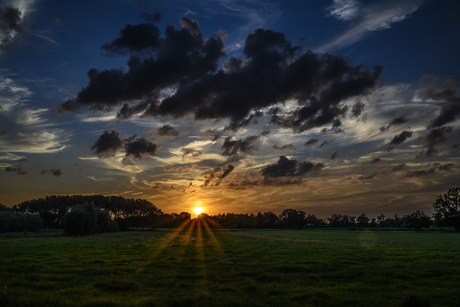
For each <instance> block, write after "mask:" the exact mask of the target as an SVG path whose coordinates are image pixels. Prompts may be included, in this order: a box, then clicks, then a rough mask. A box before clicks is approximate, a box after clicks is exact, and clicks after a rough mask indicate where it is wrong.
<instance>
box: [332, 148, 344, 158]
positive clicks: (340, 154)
mask: <svg viewBox="0 0 460 307" xmlns="http://www.w3.org/2000/svg"><path fill="white" fill-rule="evenodd" d="M341 156H343V153H341V152H340V151H337V150H336V151H334V152H333V153H331V154H330V155H329V159H331V160H335V159H337V158H340V157H341Z"/></svg>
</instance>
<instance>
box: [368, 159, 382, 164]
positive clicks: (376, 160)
mask: <svg viewBox="0 0 460 307" xmlns="http://www.w3.org/2000/svg"><path fill="white" fill-rule="evenodd" d="M380 162H382V159H380V158H375V159H373V160H372V161H371V162H370V163H369V164H374V163H380Z"/></svg>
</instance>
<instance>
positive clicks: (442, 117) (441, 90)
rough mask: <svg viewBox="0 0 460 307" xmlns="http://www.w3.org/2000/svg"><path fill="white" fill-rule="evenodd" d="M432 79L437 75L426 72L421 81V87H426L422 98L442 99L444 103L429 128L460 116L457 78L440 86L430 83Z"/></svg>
mask: <svg viewBox="0 0 460 307" xmlns="http://www.w3.org/2000/svg"><path fill="white" fill-rule="evenodd" d="M430 79H435V77H434V76H431V75H428V74H426V75H424V76H423V77H422V78H421V79H420V81H419V87H424V88H425V92H424V94H423V97H422V100H423V101H426V100H428V99H432V100H435V101H442V102H444V105H443V106H441V111H440V113H439V115H438V116H437V117H436V118H435V119H433V120H432V121H431V123H430V125H429V126H428V129H432V128H439V127H441V126H444V125H447V124H450V123H453V122H455V121H456V120H457V118H458V117H459V116H460V96H459V93H460V92H459V91H458V89H457V87H456V84H455V80H453V79H448V80H446V81H445V82H444V83H443V84H441V85H440V86H438V87H433V86H432V85H431V84H430V83H429V80H430Z"/></svg>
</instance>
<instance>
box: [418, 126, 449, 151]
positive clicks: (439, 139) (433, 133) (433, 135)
mask: <svg viewBox="0 0 460 307" xmlns="http://www.w3.org/2000/svg"><path fill="white" fill-rule="evenodd" d="M452 130H453V128H452V127H441V128H436V129H431V130H430V131H428V133H427V134H426V135H425V137H424V138H423V140H424V141H425V143H427V147H428V149H427V150H426V151H423V152H421V153H420V154H419V155H417V158H423V157H430V156H432V155H434V154H435V153H436V152H437V150H436V149H435V146H436V145H440V144H442V143H445V142H446V141H447V137H446V135H448V134H450V133H452Z"/></svg>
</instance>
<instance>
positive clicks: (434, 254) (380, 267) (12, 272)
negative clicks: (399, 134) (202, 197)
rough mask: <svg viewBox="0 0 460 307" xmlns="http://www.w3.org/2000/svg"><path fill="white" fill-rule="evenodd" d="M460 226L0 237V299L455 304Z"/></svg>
mask: <svg viewBox="0 0 460 307" xmlns="http://www.w3.org/2000/svg"><path fill="white" fill-rule="evenodd" d="M459 255H460V234H457V233H442V232H431V231H430V232H428V231H425V232H420V233H416V232H409V231H392V232H390V231H350V230H348V231H347V230H337V231H335V230H334V231H330V230H327V231H322V230H304V231H268V230H267V231H226V230H217V231H216V230H214V231H207V230H204V229H203V230H193V231H189V230H184V231H181V232H179V231H175V230H173V231H170V230H156V231H154V232H124V233H112V234H99V235H92V236H88V237H58V238H36V237H35V238H27V237H24V238H5V237H2V238H0V269H1V271H0V306H283V307H284V306H366V307H367V306H385V307H388V306H407V307H408V306H459V302H460V262H459V259H460V258H459Z"/></svg>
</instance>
